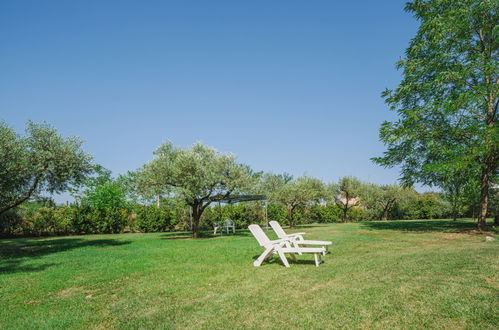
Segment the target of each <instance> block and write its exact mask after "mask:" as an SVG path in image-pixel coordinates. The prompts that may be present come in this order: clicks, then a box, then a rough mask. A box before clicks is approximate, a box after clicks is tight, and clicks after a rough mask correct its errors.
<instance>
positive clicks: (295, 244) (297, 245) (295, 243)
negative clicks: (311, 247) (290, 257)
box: [293, 241, 303, 255]
mask: <svg viewBox="0 0 499 330" xmlns="http://www.w3.org/2000/svg"><path fill="white" fill-rule="evenodd" d="M293 246H294V247H295V248H297V249H298V248H300V245H299V244H298V243H297V242H296V241H293ZM298 254H299V255H302V254H303V253H301V252H298Z"/></svg>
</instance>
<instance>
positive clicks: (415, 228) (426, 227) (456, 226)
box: [360, 220, 492, 233]
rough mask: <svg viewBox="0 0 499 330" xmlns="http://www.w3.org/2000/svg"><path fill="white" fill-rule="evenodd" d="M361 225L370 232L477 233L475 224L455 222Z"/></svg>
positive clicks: (393, 222)
mask: <svg viewBox="0 0 499 330" xmlns="http://www.w3.org/2000/svg"><path fill="white" fill-rule="evenodd" d="M360 224H361V225H362V227H363V228H367V229H370V230H398V231H403V232H404V231H406V232H408V231H411V232H419V233H425V232H444V233H475V232H476V229H477V226H476V223H474V222H471V221H453V220H419V221H413V220H408V221H403V220H401V221H365V222H361V223H360ZM488 229H492V227H491V226H489V227H488Z"/></svg>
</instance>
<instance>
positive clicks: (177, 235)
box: [161, 229, 251, 240]
mask: <svg viewBox="0 0 499 330" xmlns="http://www.w3.org/2000/svg"><path fill="white" fill-rule="evenodd" d="M234 236H239V237H247V236H251V235H250V232H249V230H243V229H241V230H236V232H235V233H229V234H227V233H223V234H219V233H218V234H216V235H215V234H213V232H212V231H209V232H208V231H204V232H201V236H200V237H198V238H197V239H207V238H221V237H234ZM161 238H162V239H173V240H175V239H193V237H192V233H191V232H171V233H163V234H161Z"/></svg>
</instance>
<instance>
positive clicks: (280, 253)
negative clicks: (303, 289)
mask: <svg viewBox="0 0 499 330" xmlns="http://www.w3.org/2000/svg"><path fill="white" fill-rule="evenodd" d="M277 253H278V254H279V257H281V261H282V263H283V264H284V266H286V267H289V262H288V259H286V255H285V254H284V252H282V250H281V249H280V248H279V249H277Z"/></svg>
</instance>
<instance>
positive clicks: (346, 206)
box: [343, 200, 348, 222]
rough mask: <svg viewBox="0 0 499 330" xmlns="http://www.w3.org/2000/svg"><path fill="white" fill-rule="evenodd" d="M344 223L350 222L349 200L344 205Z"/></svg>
mask: <svg viewBox="0 0 499 330" xmlns="http://www.w3.org/2000/svg"><path fill="white" fill-rule="evenodd" d="M343 222H348V200H347V201H346V204H345V205H343Z"/></svg>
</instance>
